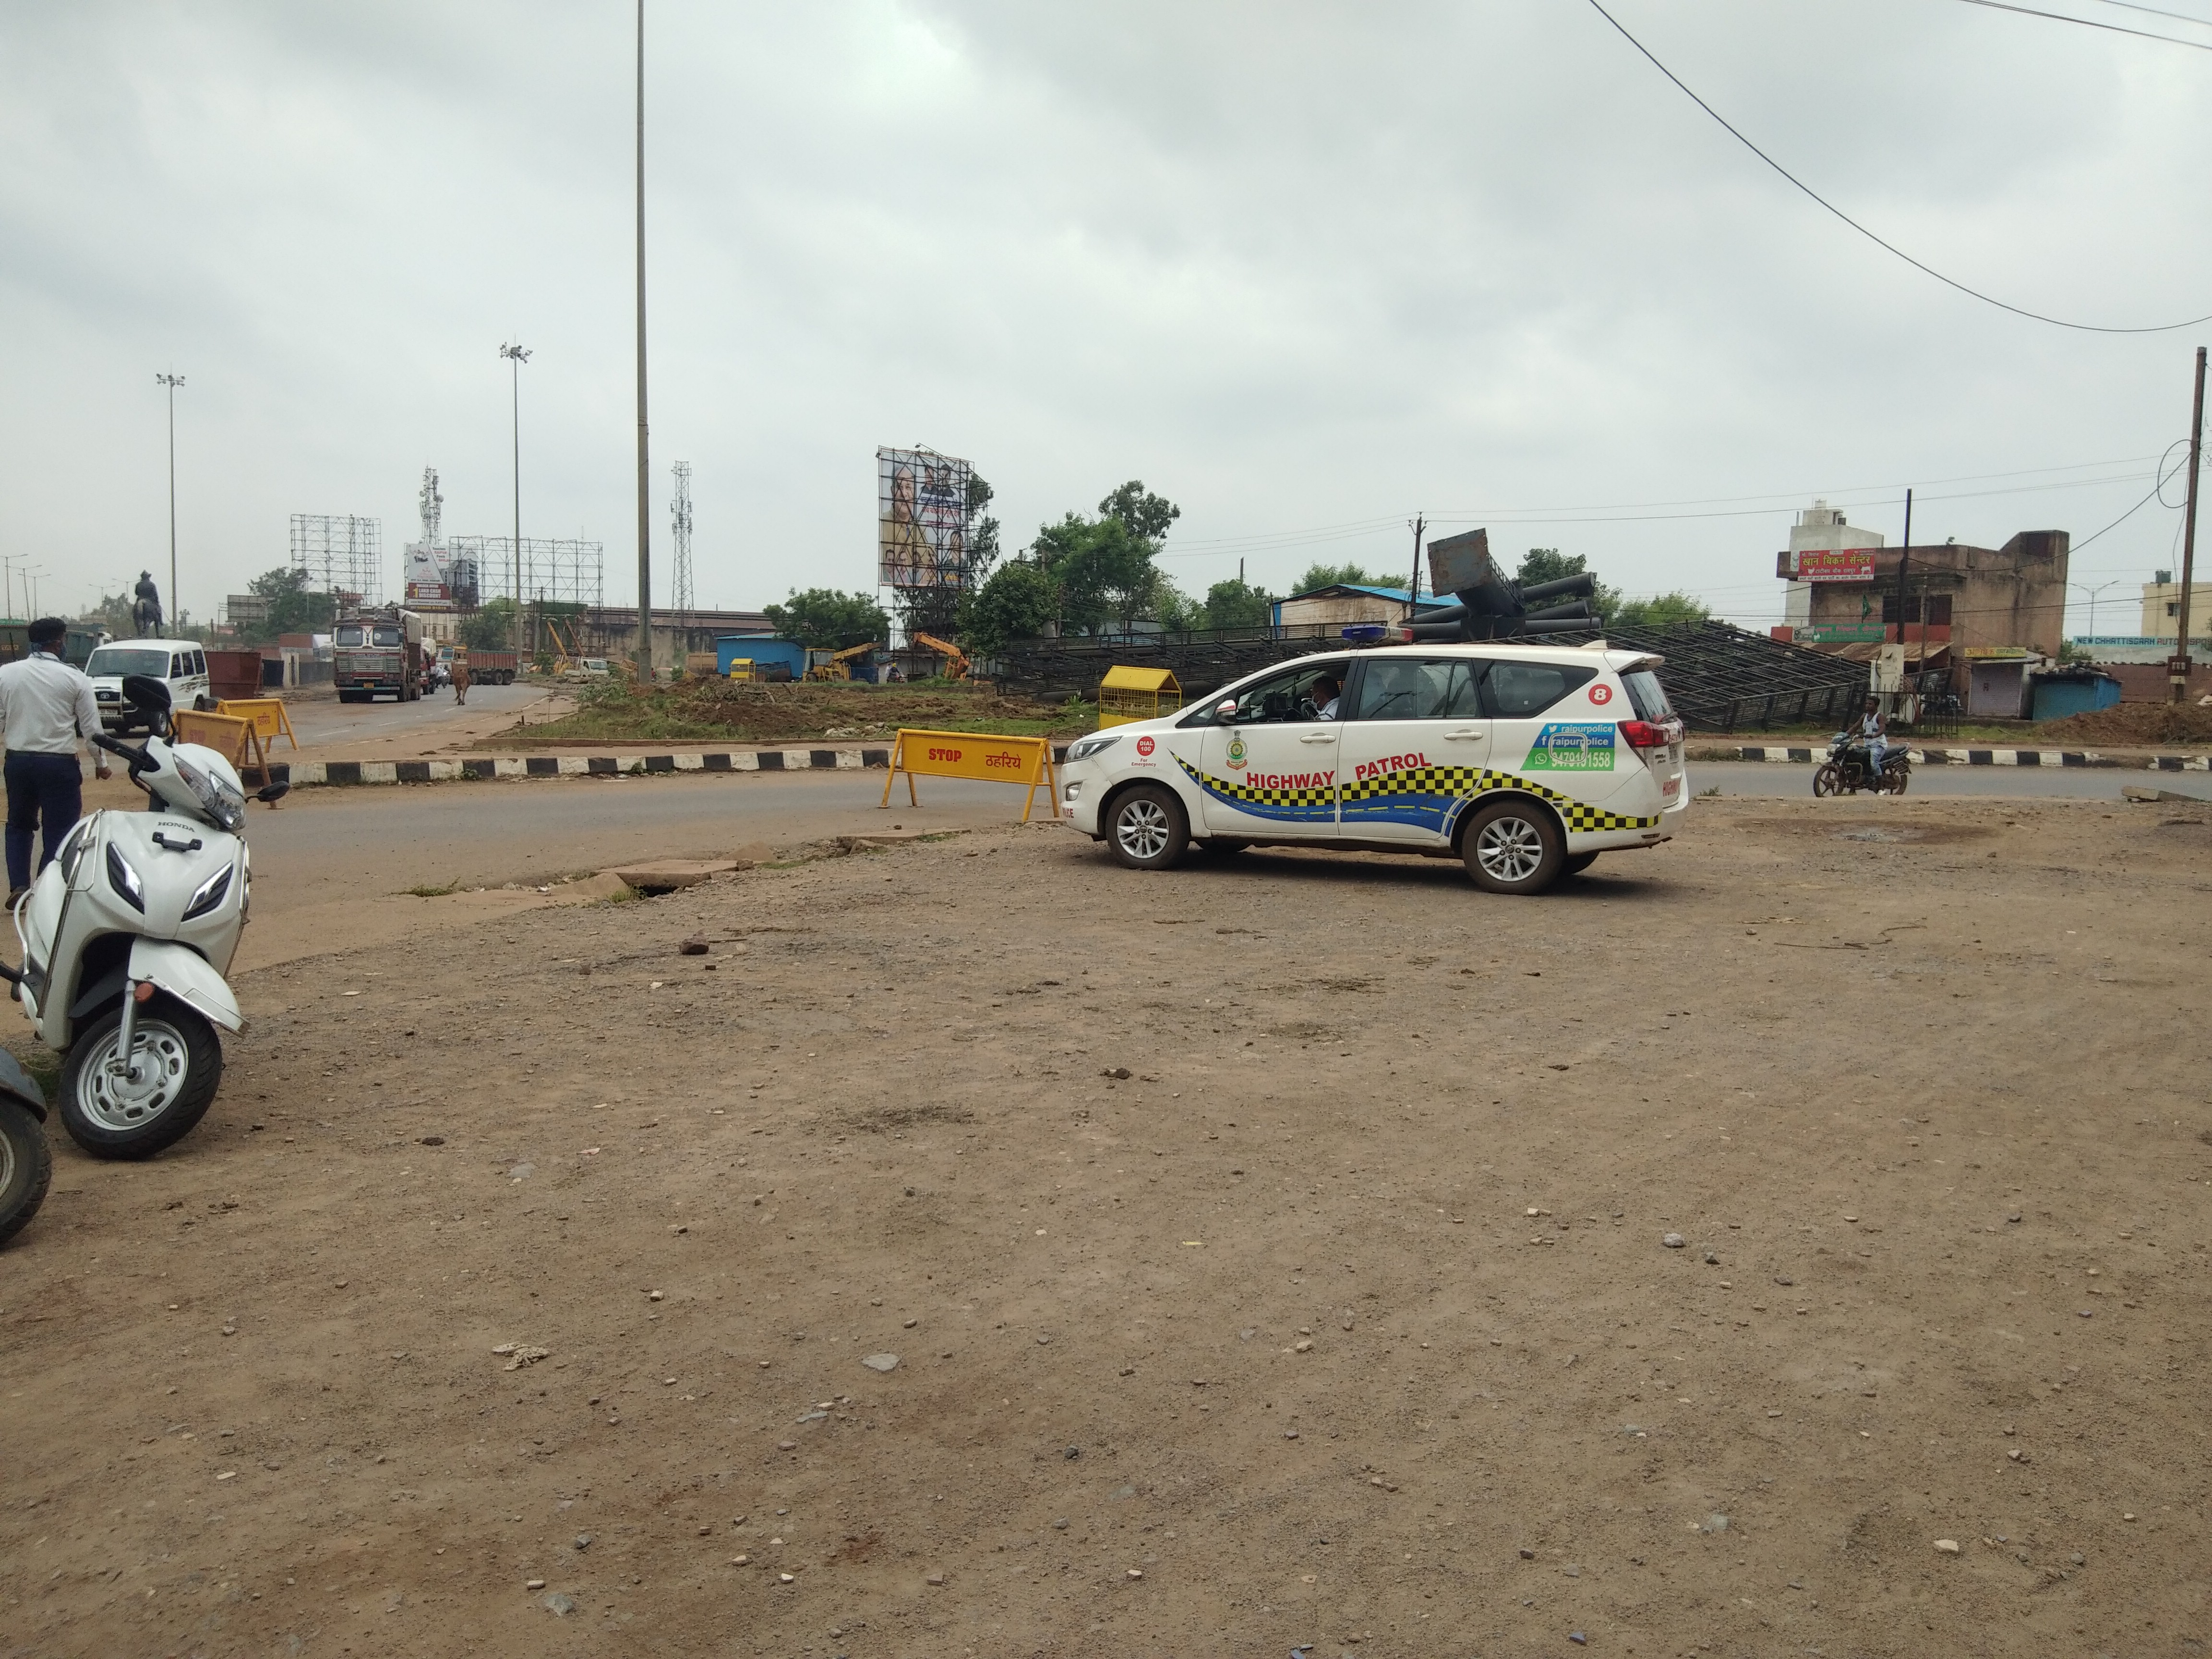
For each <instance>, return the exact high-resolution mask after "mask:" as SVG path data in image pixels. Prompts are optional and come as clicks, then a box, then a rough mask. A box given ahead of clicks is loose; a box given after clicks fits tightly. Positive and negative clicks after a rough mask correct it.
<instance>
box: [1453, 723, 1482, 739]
mask: <svg viewBox="0 0 2212 1659" xmlns="http://www.w3.org/2000/svg"><path fill="white" fill-rule="evenodd" d="M1486 735H1488V734H1487V733H1486V732H1485V731H1484V730H1483V728H1482V727H1481V726H1454V727H1453V728H1452V729H1451V730H1450V731H1449V732H1445V733H1444V736H1445V737H1446V738H1480V737H1484V736H1486Z"/></svg>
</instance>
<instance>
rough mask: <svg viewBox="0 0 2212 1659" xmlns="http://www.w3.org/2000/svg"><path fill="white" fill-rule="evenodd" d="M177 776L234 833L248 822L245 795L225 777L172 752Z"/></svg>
mask: <svg viewBox="0 0 2212 1659" xmlns="http://www.w3.org/2000/svg"><path fill="white" fill-rule="evenodd" d="M170 764H171V765H173V766H174V767H175V768H176V769H177V776H178V779H179V781H181V782H182V783H183V784H184V786H185V788H187V789H189V790H191V792H192V793H193V794H195V795H197V797H198V798H199V803H200V806H201V808H202V810H204V811H205V812H206V813H207V815H208V816H209V817H210V818H213V819H214V820H215V821H216V823H219V824H221V825H222V827H223V828H224V829H228V830H229V831H230V832H231V834H233V835H236V834H237V833H238V831H239V828H240V825H242V824H244V823H245V822H246V797H245V796H243V795H241V794H240V793H238V791H237V790H235V789H234V788H232V787H230V786H229V785H228V784H227V783H225V782H224V781H222V779H220V778H216V777H211V776H210V775H208V774H207V773H205V772H203V771H201V770H200V769H199V768H198V767H197V766H194V765H193V764H192V763H191V762H190V761H187V760H185V758H184V757H182V756H172V757H170Z"/></svg>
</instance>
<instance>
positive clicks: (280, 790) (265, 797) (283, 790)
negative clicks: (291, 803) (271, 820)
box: [253, 783, 292, 806]
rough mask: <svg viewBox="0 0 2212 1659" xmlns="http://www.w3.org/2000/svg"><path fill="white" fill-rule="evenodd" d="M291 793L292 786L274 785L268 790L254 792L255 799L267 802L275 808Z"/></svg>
mask: <svg viewBox="0 0 2212 1659" xmlns="http://www.w3.org/2000/svg"><path fill="white" fill-rule="evenodd" d="M290 793H292V786H291V785H290V784H289V783H272V784H270V785H269V786H268V787H266V788H262V789H257V790H255V791H254V792H253V799H256V800H258V801H266V802H267V803H268V804H269V805H271V806H274V805H276V803H277V802H278V801H280V800H282V799H284V797H285V796H287V795H289V794H290Z"/></svg>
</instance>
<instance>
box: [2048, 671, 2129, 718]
mask: <svg viewBox="0 0 2212 1659" xmlns="http://www.w3.org/2000/svg"><path fill="white" fill-rule="evenodd" d="M2119 701H2120V683H2119V681H2118V680H2117V679H2115V678H2113V677H2112V675H2110V674H2106V673H2104V672H2101V671H2099V670H2097V669H2094V668H2062V669H2058V670H2057V671H2054V672H2051V673H2048V674H2038V675H2037V676H2036V677H2035V696H2034V701H2033V703H2032V704H2031V705H2030V707H2031V708H2032V710H2033V712H2032V713H2031V714H2029V715H2028V718H2029V719H2030V720H2063V719H2065V718H2066V716H2067V715H2069V714H2088V713H2089V712H2090V711H2091V710H2093V709H2098V708H2114V707H2116V706H2118V702H2119Z"/></svg>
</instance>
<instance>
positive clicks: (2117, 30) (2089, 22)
mask: <svg viewBox="0 0 2212 1659" xmlns="http://www.w3.org/2000/svg"><path fill="white" fill-rule="evenodd" d="M1966 4H1968V5H1970V6H1986V7H1988V8H1989V9H1990V10H1991V11H2013V12H2018V13H2019V14H2020V15H2021V16H2022V17H2046V18H2048V19H2050V20H2051V21H2052V22H2054V23H2079V24H2080V25H2081V27H2083V28H2085V29H2103V30H2104V31H2105V32H2106V33H2108V34H2132V35H2134V36H2135V37H2136V40H2163V41H2165V42H2166V45H2167V46H2186V47H2188V48H2189V49H2190V51H2191V52H2212V46H2206V45H2205V44H2204V43H2203V41H2202V40H2175V39H2174V38H2173V36H2172V35H2170V34H2153V33H2150V31H2148V29H2131V28H2127V27H2123V26H2122V25H2120V24H2118V23H2100V22H2097V21H2094V20H2093V19H2092V18H2087V17H2069V16H2067V15H2066V14H2065V13H2063V12H2058V11H2038V10H2036V9H2035V8H2034V7H2033V6H2015V5H2008V4H2007V3H2006V0H1966ZM2129 9H2130V11H2148V10H2149V8H2148V6H2141V7H2137V6H2130V8H2129ZM2158 15H2160V17H2180V16H2181V14H2180V13H2179V12H2174V11H2162V12H2160V13H2159V14H2158ZM2182 21H2184V22H2195V21H2197V20H2196V19H2195V18H2183V19H2182Z"/></svg>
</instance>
